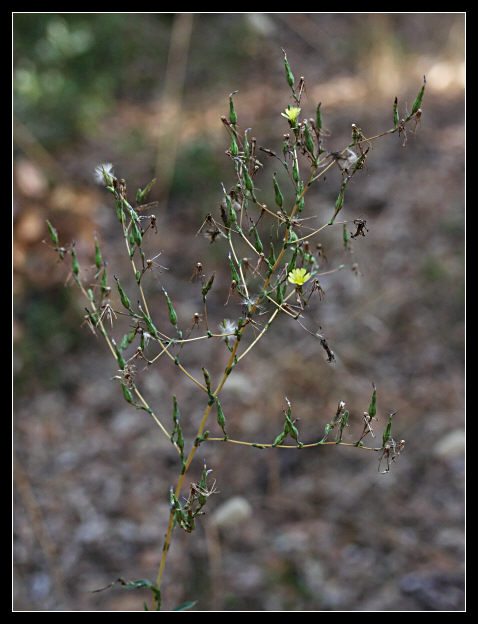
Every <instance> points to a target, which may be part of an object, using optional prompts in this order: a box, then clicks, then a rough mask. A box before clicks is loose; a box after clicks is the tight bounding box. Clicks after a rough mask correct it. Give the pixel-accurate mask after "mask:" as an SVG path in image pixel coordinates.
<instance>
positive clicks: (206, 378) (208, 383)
mask: <svg viewBox="0 0 478 624" xmlns="http://www.w3.org/2000/svg"><path fill="white" fill-rule="evenodd" d="M202 374H203V375H204V382H205V384H206V388H207V390H208V392H211V375H210V374H209V371H208V370H207V368H204V366H203V367H202Z"/></svg>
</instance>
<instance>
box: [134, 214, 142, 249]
mask: <svg viewBox="0 0 478 624" xmlns="http://www.w3.org/2000/svg"><path fill="white" fill-rule="evenodd" d="M131 233H132V235H133V240H134V242H135V243H136V245H138V247H141V243H142V241H143V237H142V235H141V232H140V230H139V228H138V225H137V224H136V221H135V219H132V221H131Z"/></svg>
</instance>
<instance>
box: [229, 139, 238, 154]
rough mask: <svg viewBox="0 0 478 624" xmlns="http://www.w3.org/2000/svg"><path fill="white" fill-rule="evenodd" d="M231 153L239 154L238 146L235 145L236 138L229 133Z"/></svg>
mask: <svg viewBox="0 0 478 624" xmlns="http://www.w3.org/2000/svg"><path fill="white" fill-rule="evenodd" d="M230 151H231V155H232V156H237V155H238V154H239V148H238V147H237V143H236V139H235V138H234V135H233V134H231V147H230Z"/></svg>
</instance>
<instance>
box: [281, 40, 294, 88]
mask: <svg viewBox="0 0 478 624" xmlns="http://www.w3.org/2000/svg"><path fill="white" fill-rule="evenodd" d="M282 52H284V66H285V76H286V80H287V84H288V85H289V87H290V88H291V89H292V91H294V74H293V73H292V71H291V69H290V66H289V61H288V60H287V56H286V53H285V51H284V50H282Z"/></svg>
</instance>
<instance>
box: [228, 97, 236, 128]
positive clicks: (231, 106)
mask: <svg viewBox="0 0 478 624" xmlns="http://www.w3.org/2000/svg"><path fill="white" fill-rule="evenodd" d="M236 93H237V91H233V92H232V93H231V94H230V95H229V121H230V122H231V123H232V124H233V125H234V126H235V125H236V124H237V115H236V109H235V108H234V102H233V101H232V96H233V95H235V94H236Z"/></svg>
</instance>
